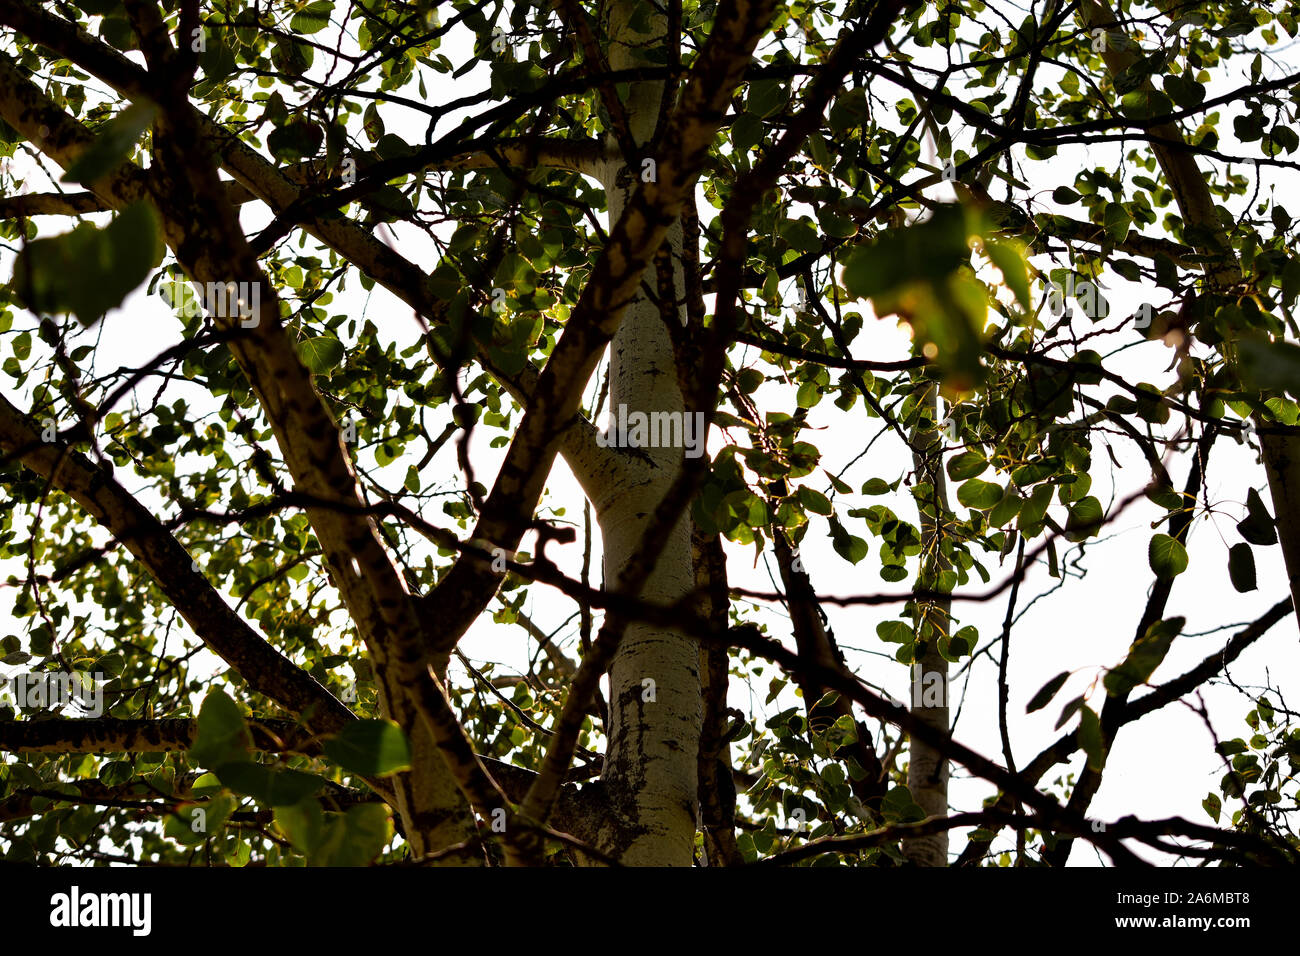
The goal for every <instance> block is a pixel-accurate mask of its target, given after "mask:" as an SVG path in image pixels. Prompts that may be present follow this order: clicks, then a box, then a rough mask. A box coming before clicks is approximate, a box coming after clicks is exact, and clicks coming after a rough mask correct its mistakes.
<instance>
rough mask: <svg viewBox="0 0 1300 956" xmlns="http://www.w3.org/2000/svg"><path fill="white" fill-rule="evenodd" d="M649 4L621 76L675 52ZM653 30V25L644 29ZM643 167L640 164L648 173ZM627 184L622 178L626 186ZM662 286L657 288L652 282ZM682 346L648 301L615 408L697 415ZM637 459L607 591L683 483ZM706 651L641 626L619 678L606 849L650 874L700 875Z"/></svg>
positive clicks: (630, 632)
mask: <svg viewBox="0 0 1300 956" xmlns="http://www.w3.org/2000/svg"><path fill="white" fill-rule="evenodd" d="M637 5H638V4H636V3H635V2H629V0H618V2H614V3H611V4H610V6H609V8H608V10H607V16H608V21H607V24H608V30H609V36H610V37H611V38H612V42H611V45H610V50H609V61H610V66H611V68H612V69H615V70H618V69H625V68H628V67H632V66H637V65H642V64H644V62H645V60H644V58H643V56H642V52H641V51H644V50H646V49H647V48H648V47H649V46H651V45H654V46H659V45H662V43H663V42H664V31H665V28H666V21H665V19H664V17H663V16H661V15H659V14H655V15H654V16H652V17H650V20H649V25H648V28H646V29H644V30H637V29H636V28H635V27H634V26H633V25H632V24H631V23H630V18H631V16H632V14H633V12H634V10H635V8H636V7H637ZM641 26H642V27H645V24H644V23H643V24H641ZM662 95H663V84H662V83H648V82H647V83H637V84H634V85H633V86H632V89H631V92H630V95H629V97H628V100H627V103H626V107H627V116H628V121H629V125H630V127H631V129H630V132H631V135H632V138H633V139H634V140H635V142H636V143H637V144H638V145H641V144H645V143H646V142H647V141H648V140H649V138H650V137H651V135H652V134H653V132H654V129H655V126H656V124H657V122H658V118H659V110H660V100H661V97H662ZM642 158H644V157H637V159H638V161H639V160H641V159H642ZM645 172H646V169H645V167H643V166H641V165H639V164H638V165H637V166H635V167H634V168H632V169H630V170H627V171H626V172H624V171H623V169H622V168H621V164H618V163H615V164H611V166H610V168H608V169H607V170H606V171H605V175H604V176H603V177H602V185H604V187H605V191H606V195H607V196H608V197H609V222H610V225H611V227H612V225H613V224H614V223H615V222H616V221H617V220H618V218H619V217H620V216H621V215H622V212H623V207H624V205H625V203H626V201H627V198H628V196H629V195H630V194H631V191H632V190H633V189H634V188H635V186H636V185H637V183H638V182H639V181H640V178H641V176H642V175H643V173H645ZM620 174H621V175H620ZM667 241H668V243H669V246H670V248H671V250H672V258H673V264H674V282H675V285H676V286H677V298H678V299H679V301H684V296H685V286H684V283H683V282H682V276H681V268H680V261H681V250H682V229H681V225H680V222H679V223H677V224H674V225H673V227H672V229H671V231H670V233H669V237H668V240H667ZM647 279H648V282H649V284H650V285H651V286H652V287H653V286H654V284H655V283H654V279H653V276H649V277H647ZM673 362H674V355H673V347H672V341H671V339H670V338H669V335H668V331H667V329H666V328H665V326H664V322H663V318H662V317H661V315H660V312H659V306H658V305H657V304H656V303H655V302H654V301H652V300H650V299H648V298H646V297H645V296H644V295H639V296H638V297H637V298H636V299H635V300H634V301H633V302H632V303H631V305H630V306H629V308H628V310H627V312H626V313H625V314H624V318H623V322H622V324H621V325H620V327H619V330H618V333H617V334H616V335H615V337H614V341H613V345H612V346H611V353H610V370H609V375H610V390H609V401H610V407H611V408H612V409H614V410H615V411H617V409H618V407H619V406H620V405H625V406H627V409H628V411H629V413H630V412H633V411H643V412H671V413H675V415H682V416H684V415H685V412H686V409H685V404H684V401H683V398H682V394H681V390H680V389H679V388H678V385H677V375H676V372H675V370H674V367H673ZM630 454H631V455H633V456H636V457H637V458H638V459H640V458H641V456H642V454H644V456H645V458H644V459H643V460H642V461H641V462H639V463H638V467H636V468H635V472H636V473H637V475H638V478H637V479H636V480H634V481H631V482H625V483H623V484H622V485H621V486H620V487H612V488H607V489H605V493H604V494H599V493H598V494H597V495H596V496H595V500H594V501H593V504H594V505H595V506H596V511H597V515H598V520H599V523H600V529H601V535H602V537H603V539H604V551H605V581H606V583H607V584H612V583H613V582H614V581H615V580H616V579H617V577H618V575H619V572H620V571H621V570H622V568H623V567H624V566H625V565H626V564H627V562H628V560H629V559H630V558H631V557H632V555H633V553H634V552H635V549H636V548H637V546H638V545H639V544H640V542H641V537H642V534H643V533H644V532H645V530H646V528H647V527H648V526H649V524H650V519H651V516H652V514H653V512H654V508H655V506H656V505H657V504H658V503H659V501H660V500H661V499H662V498H663V495H664V493H665V492H666V491H667V489H668V487H669V486H670V485H671V484H672V482H673V480H674V478H675V477H676V476H677V474H678V473H679V470H680V468H681V463H682V457H683V450H682V449H681V448H644V449H640V450H639V451H631V452H630ZM694 580H695V578H694V572H693V566H692V559H691V536H690V523H689V517H687V516H683V518H682V520H681V521H679V522H678V524H677V525H676V527H675V528H674V529H673V531H672V533H671V535H670V537H669V540H668V542H667V544H666V545H665V547H664V549H663V553H662V554H661V556H660V558H659V561H658V563H657V565H656V567H655V570H654V572H653V573H652V574H651V576H650V579H649V581H648V582H647V584H646V587H645V590H644V591H643V592H642V596H643V597H644V598H645V599H646V600H648V601H653V602H655V603H667V604H670V603H673V602H674V601H677V600H678V599H680V598H681V597H682V596H684V595H685V594H687V593H689V592H690V591H691V589H692V588H693V586H694ZM700 694H701V691H700V673H699V647H698V644H697V642H696V641H695V640H693V639H691V638H689V637H687V636H685V635H683V634H681V633H678V632H676V631H673V630H669V629H665V628H661V627H656V626H652V625H649V624H645V623H642V622H636V623H633V624H631V625H629V626H628V628H627V630H626V633H625V634H624V637H623V641H622V644H621V645H620V647H619V649H618V652H617V654H616V656H615V658H614V662H613V665H612V667H611V668H610V701H609V709H610V726H609V728H608V730H609V747H608V752H607V753H606V757H605V773H604V780H605V784H606V786H607V787H608V788H609V795H610V804H611V807H612V808H613V811H614V812H613V819H612V820H611V821H610V823H609V824H608V825H607V826H606V827H605V828H604V829H603V831H602V834H601V839H600V846H599V848H600V849H601V850H603V851H605V852H607V853H610V854H612V855H616V856H617V857H618V858H619V859H620V860H621V861H622V862H623V863H625V864H628V865H641V866H689V865H691V862H692V858H693V848H694V842H695V822H696V803H697V766H696V758H697V750H698V744H699V735H700V726H701V719H702V715H701V700H700Z"/></svg>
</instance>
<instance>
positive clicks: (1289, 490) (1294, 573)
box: [1080, 0, 1300, 624]
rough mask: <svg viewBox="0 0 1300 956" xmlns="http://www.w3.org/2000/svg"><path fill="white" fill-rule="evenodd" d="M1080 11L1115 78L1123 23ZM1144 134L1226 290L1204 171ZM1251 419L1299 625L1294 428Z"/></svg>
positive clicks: (1225, 254) (1299, 503) (1172, 146)
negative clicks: (1100, 39) (1100, 37)
mask: <svg viewBox="0 0 1300 956" xmlns="http://www.w3.org/2000/svg"><path fill="white" fill-rule="evenodd" d="M1157 6H1158V7H1159V8H1160V9H1161V10H1164V11H1165V12H1166V13H1169V12H1170V11H1171V10H1173V9H1174V5H1171V4H1170V3H1163V2H1162V3H1158V4H1157ZM1080 13H1081V16H1082V17H1083V20H1084V25H1085V26H1086V28H1087V29H1088V30H1090V31H1091V30H1095V29H1103V30H1107V31H1109V32H1110V39H1109V41H1108V43H1107V46H1106V49H1105V51H1104V52H1103V54H1102V57H1103V59H1104V60H1105V61H1106V67H1107V69H1108V70H1109V71H1110V73H1111V75H1112V76H1119V75H1120V74H1121V73H1123V72H1124V71H1125V70H1127V69H1128V68H1129V67H1130V66H1132V64H1133V62H1134V61H1135V60H1136V59H1137V56H1138V51H1137V50H1136V49H1134V47H1133V41H1132V39H1131V38H1130V37H1128V36H1123V37H1122V38H1121V39H1120V42H1116V38H1117V37H1119V35H1120V33H1121V32H1122V31H1123V29H1124V27H1123V26H1122V25H1117V23H1116V16H1115V11H1114V10H1113V9H1112V8H1111V6H1110V4H1109V3H1108V2H1107V0H1084V3H1083V4H1081V6H1080ZM1142 88H1143V89H1152V88H1153V87H1152V86H1151V82H1150V80H1146V81H1144V84H1143V87H1142ZM1147 132H1148V133H1149V134H1150V135H1151V136H1152V137H1155V138H1156V139H1157V142H1153V143H1152V144H1151V149H1152V152H1154V153H1155V156H1156V159H1157V160H1158V161H1159V163H1160V168H1161V170H1163V171H1164V174H1165V179H1166V180H1167V181H1168V183H1169V188H1170V190H1171V191H1172V192H1173V194H1174V201H1175V202H1176V203H1177V204H1178V211H1179V212H1180V213H1182V216H1183V221H1184V222H1185V223H1186V224H1187V225H1188V226H1193V227H1195V228H1196V229H1197V230H1198V232H1197V233H1196V236H1197V238H1196V239H1195V240H1194V241H1193V240H1189V241H1192V242H1193V244H1194V245H1195V246H1196V248H1197V250H1198V251H1199V252H1203V253H1208V254H1212V255H1218V256H1221V257H1222V258H1221V260H1220V261H1219V262H1218V263H1215V264H1210V265H1207V266H1206V273H1207V277H1208V279H1209V284H1210V286H1211V287H1212V288H1216V289H1226V288H1228V287H1229V286H1232V285H1233V284H1235V283H1238V282H1240V281H1241V279H1242V274H1241V264H1240V262H1239V260H1238V259H1237V256H1236V254H1235V253H1234V251H1233V249H1232V246H1231V244H1230V243H1229V241H1228V237H1227V234H1226V233H1225V232H1224V229H1223V224H1222V222H1221V221H1220V219H1219V215H1218V212H1217V211H1216V207H1215V202H1214V196H1213V194H1211V192H1210V188H1209V184H1208V183H1207V181H1206V178H1205V173H1203V172H1202V171H1201V168H1200V166H1199V165H1197V162H1196V157H1195V156H1194V155H1193V154H1192V153H1191V152H1190V151H1189V150H1187V149H1185V148H1179V146H1178V145H1177V144H1179V143H1183V142H1184V138H1183V134H1182V131H1181V130H1179V128H1178V127H1177V126H1175V125H1173V124H1172V123H1164V124H1161V125H1158V126H1153V127H1151V128H1150V129H1149V130H1148V131H1147ZM1230 348H1231V347H1229V350H1230ZM1255 423H1256V425H1258V426H1259V427H1260V429H1261V432H1260V442H1259V445H1260V456H1261V457H1262V458H1263V460H1264V471H1265V474H1266V475H1267V476H1268V488H1269V492H1270V494H1271V495H1272V498H1273V514H1274V516H1275V517H1276V518H1277V535H1278V541H1279V542H1280V543H1281V545H1282V559H1283V561H1284V562H1285V564H1286V573H1287V581H1288V583H1289V584H1290V588H1291V600H1292V603H1293V604H1294V606H1295V608H1296V609H1297V617H1296V621H1297V624H1300V500H1297V499H1298V498H1300V491H1296V490H1295V489H1296V488H1300V485H1298V484H1297V482H1300V431H1298V430H1296V429H1289V428H1288V429H1283V427H1282V426H1281V425H1278V424H1276V423H1274V422H1269V421H1263V420H1261V419H1260V418H1259V416H1258V415H1257V416H1255ZM1264 428H1271V429H1275V430H1274V431H1272V432H1269V433H1265V432H1263V431H1262V429H1264Z"/></svg>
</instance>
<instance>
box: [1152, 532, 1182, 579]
mask: <svg viewBox="0 0 1300 956" xmlns="http://www.w3.org/2000/svg"><path fill="white" fill-rule="evenodd" d="M1147 561H1148V562H1149V563H1150V565H1151V570H1152V571H1154V572H1155V573H1156V577H1158V578H1161V579H1163V580H1166V581H1168V580H1172V579H1173V578H1176V577H1178V575H1180V574H1182V573H1183V572H1184V571H1186V570H1187V549H1186V548H1185V547H1183V543H1182V542H1181V541H1179V540H1177V539H1176V538H1171V537H1170V536H1169V535H1167V534H1157V535H1153V536H1152V537H1151V543H1150V544H1149V545H1148V546H1147Z"/></svg>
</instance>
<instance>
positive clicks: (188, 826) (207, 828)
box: [163, 794, 238, 846]
mask: <svg viewBox="0 0 1300 956" xmlns="http://www.w3.org/2000/svg"><path fill="white" fill-rule="evenodd" d="M236 806H238V803H237V802H236V801H235V799H234V798H233V797H231V796H229V795H227V794H220V795H218V796H215V797H213V798H212V799H211V800H208V801H207V802H205V803H197V804H185V805H184V806H182V807H180V808H179V809H178V810H177V811H176V812H175V813H172V814H168V816H167V819H166V821H165V822H164V823H163V833H164V834H165V835H166V836H168V837H170V838H171V839H173V840H175V841H176V842H177V843H179V844H181V845H182V846H198V845H199V844H201V843H204V842H206V841H207V840H209V839H211V838H212V837H214V836H216V835H217V834H218V833H219V832H221V828H222V827H224V826H225V825H226V821H227V820H229V819H230V816H231V814H233V813H234V812H235V807H236Z"/></svg>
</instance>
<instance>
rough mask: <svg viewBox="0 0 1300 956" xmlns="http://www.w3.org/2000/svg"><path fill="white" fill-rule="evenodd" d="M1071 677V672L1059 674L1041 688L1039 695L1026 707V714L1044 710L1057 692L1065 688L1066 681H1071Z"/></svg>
mask: <svg viewBox="0 0 1300 956" xmlns="http://www.w3.org/2000/svg"><path fill="white" fill-rule="evenodd" d="M1069 677H1070V672H1069V671H1061V673H1059V674H1057V675H1056V676H1055V677H1053V678H1052V679H1051V680H1049V681H1048V682H1047V683H1046V684H1044V685H1043V686H1042V687H1041V688H1039V691H1038V693H1037V694H1035V695H1034V696H1033V697H1032V698H1031V699H1030V701H1029V703H1028V705H1026V707H1025V713H1026V714H1032V713H1033V712H1034V711H1036V710H1042V709H1043V708H1044V707H1046V706H1047V705H1048V704H1049V703H1051V701H1052V698H1053V697H1055V696H1056V694H1057V692H1058V691H1059V690H1060V689H1061V688H1062V687H1064V686H1065V682H1066V680H1068V679H1069Z"/></svg>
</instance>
